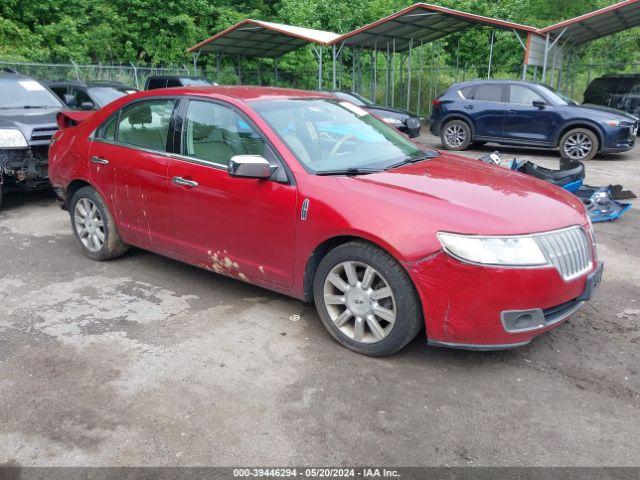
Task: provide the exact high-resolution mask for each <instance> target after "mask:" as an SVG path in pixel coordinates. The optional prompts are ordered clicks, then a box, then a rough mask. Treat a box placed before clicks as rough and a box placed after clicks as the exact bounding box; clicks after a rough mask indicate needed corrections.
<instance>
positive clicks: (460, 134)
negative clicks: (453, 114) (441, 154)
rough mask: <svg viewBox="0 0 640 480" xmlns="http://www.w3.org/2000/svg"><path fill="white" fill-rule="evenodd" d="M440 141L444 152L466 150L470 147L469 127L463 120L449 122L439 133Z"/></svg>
mask: <svg viewBox="0 0 640 480" xmlns="http://www.w3.org/2000/svg"><path fill="white" fill-rule="evenodd" d="M440 141H441V142H442V146H443V147H444V148H445V149H446V150H466V149H467V148H469V145H471V141H472V138H471V127H470V126H469V124H468V123H467V122H465V121H464V120H451V121H450V122H447V123H445V124H444V127H442V130H441V131H440Z"/></svg>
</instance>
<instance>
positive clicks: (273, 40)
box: [187, 19, 340, 85]
mask: <svg viewBox="0 0 640 480" xmlns="http://www.w3.org/2000/svg"><path fill="white" fill-rule="evenodd" d="M339 37H340V35H339V34H337V33H333V32H326V31H324V30H314V29H312V28H306V27H297V26H294V25H285V24H282V23H273V22H264V21H262V20H250V19H247V20H243V21H242V22H239V23H236V24H235V25H233V26H231V27H229V28H227V29H226V30H223V31H222V32H220V33H217V34H216V35H214V36H213V37H210V38H208V39H206V40H203V41H202V42H200V43H198V44H196V45H194V46H193V47H191V48H189V49H188V50H187V51H188V52H189V53H191V54H192V55H193V57H194V58H193V61H194V65H195V63H196V62H197V59H198V57H199V55H200V54H201V53H215V54H216V74H218V73H219V70H220V59H221V57H222V55H232V56H235V57H238V58H241V57H261V58H273V59H274V67H275V76H276V82H277V78H278V58H279V57H281V56H283V55H285V54H287V53H289V52H292V51H293V50H297V49H298V48H301V47H304V46H306V45H311V46H312V48H313V49H314V51H315V52H316V55H318V63H319V68H318V78H319V82H320V85H321V84H322V83H321V82H322V80H321V79H322V50H323V48H324V47H325V46H327V45H329V44H330V43H331V42H333V41H334V40H336V39H337V38H339Z"/></svg>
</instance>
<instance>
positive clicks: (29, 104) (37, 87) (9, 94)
mask: <svg viewBox="0 0 640 480" xmlns="http://www.w3.org/2000/svg"><path fill="white" fill-rule="evenodd" d="M0 92H2V95H0V108H3V109H9V108H37V107H42V108H60V107H62V104H61V103H60V101H59V100H58V98H57V97H56V96H55V95H54V94H53V93H51V92H50V91H49V90H47V89H46V88H45V87H43V86H42V84H40V83H39V82H36V81H35V80H32V79H30V78H0Z"/></svg>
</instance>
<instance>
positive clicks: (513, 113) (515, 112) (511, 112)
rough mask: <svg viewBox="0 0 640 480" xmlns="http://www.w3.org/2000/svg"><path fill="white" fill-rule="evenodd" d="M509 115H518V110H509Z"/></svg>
mask: <svg viewBox="0 0 640 480" xmlns="http://www.w3.org/2000/svg"><path fill="white" fill-rule="evenodd" d="M507 113H508V114H509V115H517V114H518V112H517V111H516V110H509V111H508V112H507Z"/></svg>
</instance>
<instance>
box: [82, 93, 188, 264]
mask: <svg viewBox="0 0 640 480" xmlns="http://www.w3.org/2000/svg"><path fill="white" fill-rule="evenodd" d="M176 104H177V101H176V99H175V98H168V97H162V98H154V99H145V100H138V101H135V102H133V103H130V104H129V105H127V106H126V107H124V108H123V109H122V110H121V111H119V112H117V113H116V114H115V115H112V116H111V117H110V118H109V119H107V120H106V121H105V122H104V123H103V125H102V126H101V127H100V128H99V129H98V130H97V131H96V135H95V138H94V142H93V143H92V145H91V150H90V165H91V180H92V182H93V184H94V185H95V186H96V188H98V190H99V191H100V193H101V194H102V195H103V197H105V199H106V200H107V203H108V204H109V205H110V207H111V209H112V210H113V213H114V217H115V220H116V223H117V225H118V231H119V233H120V235H121V236H122V237H123V239H124V240H125V241H126V242H128V243H132V244H134V245H138V246H141V247H144V248H148V249H150V250H156V251H161V252H173V251H175V250H176V248H175V242H174V238H173V236H174V230H173V222H172V219H171V208H170V205H169V192H168V179H167V170H168V167H169V153H168V151H169V149H170V148H171V146H170V144H169V142H173V136H172V135H171V136H170V135H169V134H168V133H169V131H170V130H171V128H170V127H171V124H172V121H173V120H172V115H173V111H174V108H175V105H176Z"/></svg>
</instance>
